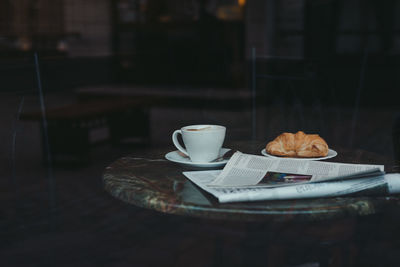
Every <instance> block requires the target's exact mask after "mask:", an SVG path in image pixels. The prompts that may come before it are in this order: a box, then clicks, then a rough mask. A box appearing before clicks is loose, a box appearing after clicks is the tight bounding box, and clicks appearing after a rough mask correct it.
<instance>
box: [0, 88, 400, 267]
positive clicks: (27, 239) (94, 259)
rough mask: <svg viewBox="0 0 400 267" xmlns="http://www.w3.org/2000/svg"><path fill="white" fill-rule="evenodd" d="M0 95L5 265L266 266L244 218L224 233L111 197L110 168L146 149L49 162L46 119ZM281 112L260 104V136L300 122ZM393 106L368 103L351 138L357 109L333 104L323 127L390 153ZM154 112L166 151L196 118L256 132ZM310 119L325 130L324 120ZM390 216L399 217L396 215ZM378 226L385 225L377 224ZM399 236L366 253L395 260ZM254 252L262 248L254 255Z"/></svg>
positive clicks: (223, 117) (342, 142)
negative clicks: (106, 176) (43, 134)
mask: <svg viewBox="0 0 400 267" xmlns="http://www.w3.org/2000/svg"><path fill="white" fill-rule="evenodd" d="M0 101H1V104H0V116H1V118H0V120H1V126H2V127H1V129H0V138H1V140H2V142H1V144H0V148H1V149H0V153H1V154H0V157H1V161H2V162H3V163H4V164H2V165H1V166H0V170H1V173H2V175H1V177H2V178H3V179H1V180H0V192H1V193H0V203H2V205H1V210H0V259H1V262H2V266H188V265H190V266H192V267H194V266H212V265H214V266H228V265H229V266H266V265H267V260H264V254H263V253H265V252H264V250H262V249H261V248H262V245H260V244H259V243H257V242H259V241H260V240H258V241H257V242H256V243H252V242H247V241H246V242H247V243H246V242H244V241H243V240H246V236H245V235H246V234H244V233H245V231H242V230H243V225H231V224H229V226H232V229H230V228H229V227H228V225H225V226H226V227H224V230H225V231H223V232H222V234H221V232H220V231H219V230H218V229H217V230H215V228H214V226H213V223H210V222H205V221H202V220H199V219H196V218H183V217H179V216H171V215H165V214H160V213H157V212H154V211H150V210H146V209H141V208H137V207H134V206H132V205H128V204H125V203H122V202H121V201H119V200H116V199H114V198H112V197H111V196H110V195H108V194H107V193H106V192H105V191H104V190H103V187H102V180H101V178H102V172H103V170H104V168H105V167H106V166H107V165H108V164H110V163H111V162H113V161H114V160H115V159H117V158H119V157H121V156H123V155H126V154H129V153H132V152H135V151H140V149H141V148H140V147H139V148H138V147H135V146H111V145H109V144H102V145H97V146H95V147H93V148H92V149H91V159H92V160H91V162H90V164H88V165H86V166H80V167H65V166H63V167H53V168H50V169H49V168H48V167H46V166H44V165H43V162H42V151H41V143H40V130H39V125H38V124H37V123H35V122H21V121H19V122H18V121H17V120H16V116H17V115H16V114H17V111H18V107H19V106H20V105H21V101H22V96H15V95H12V94H4V95H2V97H1V100H0ZM72 101H74V96H73V95H71V94H68V93H58V94H51V95H48V96H47V98H46V103H47V106H48V107H50V106H52V105H60V104H63V103H69V102H72ZM37 107H38V99H37V98H36V97H34V96H25V97H24V99H23V108H24V109H35V108H37ZM274 110H276V109H275V108H272V109H271V110H267V112H263V113H262V110H261V111H259V112H260V113H258V114H259V115H260V117H259V119H260V122H259V123H258V124H257V135H258V138H265V139H269V138H271V136H274V135H275V134H276V133H278V132H280V131H282V130H284V128H285V127H286V128H285V129H295V128H296V127H297V124H296V123H299V120H297V119H295V118H294V116H288V117H287V118H286V119H285V118H281V119H279V117H278V116H279V115H276V113H275V114H274V112H273V111H274ZM264 111H265V110H264ZM328 113H329V114H328ZM268 114H274V116H270V115H268ZM305 114H306V113H305ZM310 114H312V115H310V116H315V113H310ZM332 114H333V115H332ZM396 114H397V113H396V111H395V110H393V109H361V110H360V112H359V113H358V116H357V120H356V121H357V123H356V125H355V126H354V127H355V128H354V129H355V134H354V138H353V140H350V138H349V136H351V133H350V132H351V131H350V129H352V127H353V124H352V119H353V113H352V109H350V108H343V109H337V108H332V109H330V110H328V111H327V117H328V119H326V118H325V119H323V120H322V121H323V122H324V123H325V125H329V126H330V127H328V128H326V127H325V128H320V129H323V130H324V134H325V135H324V136H325V138H326V139H327V141H328V143H334V144H337V145H339V146H350V145H351V146H354V147H358V148H363V149H368V150H370V151H372V152H375V153H379V154H382V155H385V156H387V157H393V144H392V139H391V138H392V135H391V133H392V129H391V127H392V123H393V121H394V118H395V116H396ZM307 116H308V115H307ZM232 118H235V119H234V120H232ZM382 118H384V119H382ZM151 119H152V125H151V129H152V131H151V132H152V136H151V139H152V145H153V146H164V147H166V148H167V149H173V148H172V146H171V144H170V133H171V130H173V129H176V128H178V127H180V126H181V125H182V124H189V123H192V122H194V123H197V122H199V121H211V122H217V123H224V124H225V125H227V126H228V131H229V129H232V131H231V134H230V135H229V138H232V139H243V138H250V137H251V131H250V130H249V129H250V128H251V127H252V124H251V112H250V111H243V112H239V113H230V112H223V111H218V112H216V111H215V112H214V111H204V110H203V111H197V110H185V112H182V111H181V110H168V109H155V110H153V111H152V113H151ZM283 121H284V122H285V124H283V123H282V122H283ZM308 121H309V120H308ZM314 121H315V120H314ZM284 125H285V126H284ZM303 126H304V125H303ZM306 126H307V127H308V128H310V129H311V128H313V129H319V128H318V127H319V126H318V127H317V126H314V125H306ZM155 129H157V130H155ZM14 134H15V137H16V138H15V139H13V136H14ZM14 141H15V142H14ZM13 144H15V146H14V148H15V149H14V148H13ZM13 158H15V160H13ZM14 164H15V166H14ZM393 216H394V217H395V218H397V219H398V216H397V215H396V216H397V217H396V216H395V215H393ZM374 220H376V218H371V221H372V222H373V221H374ZM370 226H371V225H370ZM375 226H380V225H379V224H377V225H372V227H375ZM218 233H219V234H218ZM221 240H222V241H221ZM393 241H394V243H392V244H390V245H388V244H387V243H385V242H383V243H382V242H381V243H379V244H378V245H377V247H373V246H368V245H366V246H365V247H364V250H361V252H362V253H371V251H373V250H374V249H375V248H376V251H375V252H374V253H373V254H374V255H376V254H377V253H378V252H382V251H385V252H386V254H383V255H385V257H386V258H388V260H387V262H388V263H395V262H398V256H397V252H398V250H397V245H399V244H398V241H397V239H395V240H393ZM221 242H222V243H221ZM244 243H246V244H244ZM252 253H253V254H254V253H258V254H257V255H256V256H254V255H253V256H254V257H252V256H251V255H252ZM249 255H250V256H249ZM358 255H360V256H363V255H362V254H358ZM374 259H375V260H376V258H374ZM328 262H329V259H328ZM358 262H363V261H362V260H361V261H358ZM364 262H365V261H364ZM371 262H372V263H374V261H371ZM371 262H370V263H371ZM376 262H379V261H378V260H376V261H375V263H376ZM285 266H322V265H321V264H320V263H318V262H316V261H315V259H309V260H308V259H301V260H298V261H287V263H286V265H285Z"/></svg>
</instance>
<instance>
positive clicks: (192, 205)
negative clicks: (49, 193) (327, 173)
mask: <svg viewBox="0 0 400 267" xmlns="http://www.w3.org/2000/svg"><path fill="white" fill-rule="evenodd" d="M232 146H234V147H233V148H234V149H237V150H240V151H242V152H244V153H253V154H258V155H259V154H260V151H261V148H262V147H263V144H262V143H260V142H236V143H235V144H233V145H232ZM232 146H230V147H232ZM172 150H174V148H173V147H169V148H164V149H153V150H144V151H140V152H138V153H132V155H128V156H125V157H122V158H120V159H118V160H116V161H115V162H113V163H112V164H111V165H109V166H108V167H107V168H106V169H105V171H104V175H103V182H104V187H105V190H106V191H107V192H108V193H110V194H111V195H112V196H114V197H115V198H117V199H120V200H122V201H124V202H127V203H130V204H133V205H136V206H139V207H143V208H148V209H152V210H156V211H159V212H163V213H170V214H177V215H185V216H194V217H201V218H207V219H223V220H234V221H271V222H280V221H293V220H295V221H320V220H326V219H338V218H346V217H354V216H363V215H370V214H375V213H378V212H385V211H387V210H390V209H391V208H395V207H398V205H399V204H400V197H397V196H386V197H337V198H317V199H303V200H285V201H282V200H279V201H278V200H277V201H257V202H240V203H226V204H220V203H218V201H217V200H216V199H215V198H214V197H212V196H211V195H209V194H208V193H206V192H204V191H203V190H201V189H200V188H198V187H197V186H196V185H194V184H193V183H192V182H190V181H189V180H188V179H187V178H186V177H185V176H184V175H183V174H182V172H183V171H187V170H193V169H189V168H187V167H184V166H181V165H178V164H176V163H174V162H169V161H167V160H166V159H165V158H164V155H165V154H166V153H168V152H170V151H172ZM335 150H336V151H337V152H338V156H337V157H335V158H333V159H329V160H327V161H335V162H348V163H365V164H384V165H385V170H386V172H391V170H392V165H391V163H390V161H388V160H387V159H386V158H384V157H381V156H379V155H377V154H374V153H370V152H367V151H363V150H346V149H335Z"/></svg>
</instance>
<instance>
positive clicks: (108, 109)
mask: <svg viewBox="0 0 400 267" xmlns="http://www.w3.org/2000/svg"><path fill="white" fill-rule="evenodd" d="M148 106H149V100H148V99H147V98H137V99H135V98H129V99H124V98H110V99H98V100H90V101H80V102H77V103H73V104H69V105H65V106H60V107H54V108H49V109H47V110H46V121H47V130H48V131H47V132H48V138H49V144H50V152H51V155H52V158H53V161H54V162H55V163H58V162H68V163H73V162H76V163H88V162H89V161H90V147H91V146H92V145H95V144H98V143H101V142H111V143H112V144H118V143H120V142H121V141H122V140H123V139H124V138H128V137H129V138H131V139H132V138H134V139H136V140H137V141H138V143H140V144H142V145H145V144H147V143H148V142H149V119H148V112H147V110H148V109H147V107H148ZM20 119H21V120H25V121H29V120H30V121H41V120H42V113H41V112H40V111H31V112H24V113H22V114H21V116H20ZM41 129H42V130H43V127H41ZM42 138H44V134H43V132H42ZM42 144H43V145H44V144H45V140H42ZM43 151H45V150H44V149H43ZM44 156H45V155H44ZM44 159H46V157H44Z"/></svg>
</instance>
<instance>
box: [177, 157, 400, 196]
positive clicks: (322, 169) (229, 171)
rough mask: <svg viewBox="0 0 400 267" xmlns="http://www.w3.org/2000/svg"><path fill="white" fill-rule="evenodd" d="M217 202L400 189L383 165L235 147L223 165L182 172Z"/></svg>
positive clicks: (381, 192) (382, 192)
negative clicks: (284, 155) (294, 156)
mask: <svg viewBox="0 0 400 267" xmlns="http://www.w3.org/2000/svg"><path fill="white" fill-rule="evenodd" d="M183 174H184V175H185V176H186V177H187V178H189V179H190V180H191V181H192V182H193V183H195V184H196V185H197V186H199V187H200V188H202V189H203V190H205V191H207V192H208V193H210V194H212V195H213V196H215V197H216V198H217V199H218V201H219V202H221V203H225V202H238V201H256V200H277V199H298V198H320V197H337V196H344V195H386V194H396V193H400V174H398V173H395V174H385V172H384V166H383V165H370V164H349V163H333V162H322V161H306V160H291V159H285V158H278V159H276V158H268V157H264V156H257V155H251V154H244V153H241V152H236V153H235V154H234V155H233V156H232V157H231V159H230V160H229V161H228V163H227V164H226V166H225V168H224V169H223V170H211V171H190V172H183Z"/></svg>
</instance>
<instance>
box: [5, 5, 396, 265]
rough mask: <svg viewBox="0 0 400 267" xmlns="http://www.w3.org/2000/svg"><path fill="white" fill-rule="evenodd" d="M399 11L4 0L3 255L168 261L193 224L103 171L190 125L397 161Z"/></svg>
mask: <svg viewBox="0 0 400 267" xmlns="http://www.w3.org/2000/svg"><path fill="white" fill-rule="evenodd" d="M399 12H400V3H399V1H396V0H385V1H377V0H365V1H363V0H349V1H344V0H280V1H277V0H247V1H246V0H208V1H207V0H190V1H184V0H171V1H167V0H85V1H81V0H0V101H1V104H0V110H1V111H0V122H1V128H0V138H1V140H2V142H1V143H0V148H1V149H0V151H1V152H0V153H1V154H0V156H1V161H2V162H3V164H1V167H0V168H1V171H2V172H1V173H2V175H1V178H2V179H1V185H0V188H1V189H0V190H1V191H0V192H1V193H0V200H1V203H3V205H2V208H1V211H0V235H1V236H0V238H1V240H2V241H1V242H0V255H2V259H3V260H4V261H5V262H6V263H7V266H14V265H15V266H19V265H21V266H63V264H64V265H65V266H72V265H73V266H80V265H82V266H99V265H100V266H102V264H103V265H115V266H125V265H126V266H132V265H131V264H130V263H131V262H132V261H133V260H135V259H136V260H138V262H139V263H140V264H138V265H137V266H146V265H147V264H150V265H151V264H153V265H155V266H157V265H159V264H160V262H158V261H157V260H160V261H161V262H163V263H165V264H166V265H174V264H175V263H174V261H175V260H176V258H171V257H170V256H169V255H170V253H169V251H170V250H173V246H170V245H168V244H171V243H172V244H176V243H177V244H178V243H179V246H186V245H182V244H181V243H180V242H181V241H179V240H182V238H183V236H184V234H183V233H182V232H178V233H177V232H175V233H174V235H173V234H171V233H170V232H169V231H168V230H167V229H168V227H173V226H174V225H178V227H179V226H182V224H183V223H184V222H182V221H179V220H178V219H176V218H175V217H169V216H167V215H160V214H157V213H155V212H151V211H144V210H142V209H139V208H135V207H133V206H128V205H125V204H123V203H120V202H119V201H118V200H115V199H112V198H111V196H108V194H107V193H106V192H104V191H103V188H102V183H101V175H102V172H103V170H104V168H105V167H106V166H107V165H108V164H110V163H111V162H112V161H113V160H115V159H116V158H118V157H120V156H122V155H126V154H129V153H140V151H141V150H142V149H145V148H149V147H150V148H158V147H163V148H164V147H165V149H166V152H167V151H168V150H169V149H170V150H173V149H174V148H173V147H172V146H171V144H170V143H171V142H170V140H171V139H170V135H171V133H172V131H173V130H175V129H178V128H180V127H182V126H184V125H188V124H192V123H193V124H198V123H214V124H222V125H226V126H227V127H228V135H227V142H228V143H229V142H232V141H237V140H250V139H257V140H262V141H264V140H265V142H267V141H269V140H270V139H271V138H274V137H275V136H276V135H277V134H279V133H281V132H282V131H290V132H294V131H297V130H303V131H306V132H310V133H312V132H313V133H319V134H320V135H321V136H322V137H324V138H325V139H326V140H327V142H328V144H329V145H330V146H331V147H333V148H335V147H343V148H350V149H353V148H354V149H365V150H369V151H371V152H374V153H378V154H381V155H382V156H385V157H387V158H389V159H396V160H398V155H399V148H398V144H399V140H400V139H399V133H400V130H399V125H400V123H399V119H398V118H399V104H398V99H399V98H398V93H397V91H398V89H399V88H400V87H399V86H400V75H399V74H400V72H399V70H400V64H399V63H400V62H399V61H400V21H399V18H398V16H396V15H395V14H399ZM35 56H36V58H35ZM35 59H36V60H35ZM40 91H42V92H43V95H42V96H43V100H44V102H43V105H41V95H40ZM396 93H397V94H396ZM42 107H45V108H46V116H47V119H48V121H47V124H46V125H45V126H46V128H43V121H42V113H41V108H42ZM45 133H46V134H45ZM47 145H48V146H47ZM260 150H261V148H260ZM47 152H50V153H47ZM49 169H50V170H51V172H52V174H51V177H52V178H51V179H53V180H54V181H55V182H51V179H50V180H49V179H48V175H49ZM46 177H47V178H46ZM49 181H50V182H49ZM51 208H55V209H56V210H57V216H56V219H54V218H53V219H50V217H49V209H51ZM148 225H150V226H148ZM160 225H166V226H165V228H163V227H160ZM185 227H188V226H187V225H186V226H185ZM154 228H157V229H159V230H158V232H157V234H155V233H154V232H153V231H154ZM163 229H164V230H163ZM189 229H190V227H189ZM82 236H83V237H84V238H83V239H84V240H83V239H82V238H81V237H82ZM178 237H181V239H179V238H178ZM197 238H198V237H197ZM150 240H153V241H150ZM193 240H196V241H193ZM193 240H189V241H188V240H184V242H188V243H190V244H192V245H193V247H194V249H193V251H197V250H198V249H203V248H204V247H207V246H208V245H209V243H207V242H209V240H208V239H207V237H205V241H204V239H193ZM199 240H200V241H199ZM141 242H144V244H145V245H143V246H140V245H139V244H140V243H141ZM182 242H183V241H182ZM154 248H156V249H154ZM154 250H157V251H158V252H159V251H160V250H166V251H167V252H165V253H164V254H163V253H161V256H160V258H159V259H155V258H152V257H151V256H150V257H149V256H148V255H151V253H154ZM1 251H3V252H1ZM193 251H192V252H191V253H193V258H195V257H198V256H199V255H197V254H196V252H193ZM171 253H173V251H172V252H171ZM39 255H43V257H40V256H39ZM57 257H60V258H61V260H60V259H57ZM189 258H190V257H189ZM201 258H202V260H203V262H202V261H199V266H204V265H208V264H209V263H210V262H208V260H207V259H210V258H212V257H201ZM186 260H187V259H186ZM182 261H183V262H182V263H179V264H181V265H182V266H183V265H185V264H186V263H187V262H185V258H184V259H183V260H182ZM189 261H191V260H189ZM179 264H177V265H176V266H180V265H179Z"/></svg>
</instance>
